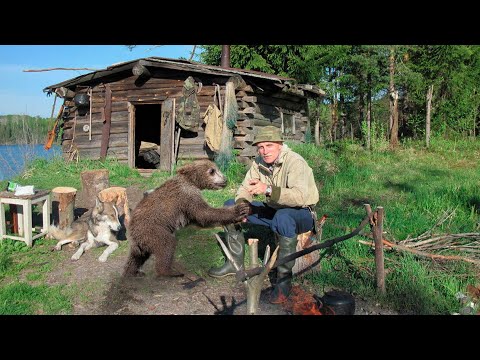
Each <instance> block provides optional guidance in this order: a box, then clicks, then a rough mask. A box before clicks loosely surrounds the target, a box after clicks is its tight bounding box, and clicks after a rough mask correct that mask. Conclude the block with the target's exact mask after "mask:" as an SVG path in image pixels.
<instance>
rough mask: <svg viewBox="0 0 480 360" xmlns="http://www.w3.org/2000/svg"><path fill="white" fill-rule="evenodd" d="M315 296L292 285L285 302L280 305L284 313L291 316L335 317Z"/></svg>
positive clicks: (331, 310) (330, 309)
mask: <svg viewBox="0 0 480 360" xmlns="http://www.w3.org/2000/svg"><path fill="white" fill-rule="evenodd" d="M317 299H319V298H318V297H317V298H315V295H313V294H311V293H309V292H307V291H305V290H303V289H302V288H300V286H297V285H294V286H293V287H292V292H291V293H290V296H289V297H288V299H287V301H285V302H284V303H283V304H282V307H283V309H284V310H285V311H287V312H289V313H292V314H293V315H335V312H334V311H333V309H332V308H331V307H329V306H325V305H323V304H322V302H321V301H319V300H317Z"/></svg>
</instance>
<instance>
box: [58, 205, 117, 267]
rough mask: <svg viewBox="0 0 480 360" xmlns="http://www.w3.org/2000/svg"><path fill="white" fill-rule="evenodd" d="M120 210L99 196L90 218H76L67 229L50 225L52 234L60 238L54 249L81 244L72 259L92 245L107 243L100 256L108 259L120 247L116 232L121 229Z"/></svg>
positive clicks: (103, 259) (100, 258)
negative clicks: (71, 244)
mask: <svg viewBox="0 0 480 360" xmlns="http://www.w3.org/2000/svg"><path fill="white" fill-rule="evenodd" d="M120 227H121V225H120V221H119V219H118V210H117V207H116V206H115V204H114V203H112V202H108V201H106V202H102V201H101V200H100V199H99V198H98V197H97V198H96V200H95V207H94V208H93V210H92V213H91V215H90V217H89V218H88V220H76V221H74V222H73V224H72V226H71V227H70V228H68V229H66V230H60V229H59V228H57V227H56V226H51V227H50V236H51V237H53V238H55V239H57V240H60V241H59V242H58V243H57V245H55V247H54V250H61V249H62V245H65V244H68V243H73V244H74V245H78V244H81V245H80V247H79V249H78V250H77V252H76V253H75V254H73V256H72V260H78V259H79V258H80V256H82V254H83V253H84V251H85V250H89V249H91V248H92V247H98V246H101V245H107V246H108V247H107V248H106V249H105V251H104V252H103V253H102V255H100V257H99V258H98V260H99V261H101V262H105V261H107V258H108V256H109V255H110V254H111V253H112V252H114V251H115V250H116V249H117V248H118V243H117V241H116V234H115V233H114V231H115V232H116V231H119V230H120Z"/></svg>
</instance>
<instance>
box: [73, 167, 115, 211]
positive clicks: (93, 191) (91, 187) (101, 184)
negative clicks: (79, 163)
mask: <svg viewBox="0 0 480 360" xmlns="http://www.w3.org/2000/svg"><path fill="white" fill-rule="evenodd" d="M80 177H81V178H82V190H83V191H84V192H85V194H86V196H85V198H86V199H88V200H87V201H88V204H86V206H87V207H88V208H89V209H90V208H93V205H94V204H95V198H96V196H97V195H98V193H99V192H100V191H102V190H103V189H106V188H108V187H109V186H110V180H109V175H108V170H106V169H101V170H86V171H82V173H81V174H80Z"/></svg>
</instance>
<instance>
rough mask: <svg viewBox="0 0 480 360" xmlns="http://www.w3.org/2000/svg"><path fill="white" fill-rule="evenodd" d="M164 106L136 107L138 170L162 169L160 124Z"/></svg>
mask: <svg viewBox="0 0 480 360" xmlns="http://www.w3.org/2000/svg"><path fill="white" fill-rule="evenodd" d="M161 118H162V105H160V104H141V105H140V104H139V105H135V132H134V134H135V155H134V156H135V158H134V161H135V163H134V167H135V168H136V169H158V168H159V167H160V122H161Z"/></svg>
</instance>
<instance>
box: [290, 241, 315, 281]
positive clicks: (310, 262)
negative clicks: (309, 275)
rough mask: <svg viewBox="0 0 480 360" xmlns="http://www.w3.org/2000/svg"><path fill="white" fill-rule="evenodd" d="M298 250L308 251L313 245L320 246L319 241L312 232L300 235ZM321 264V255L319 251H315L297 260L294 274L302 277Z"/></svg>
mask: <svg viewBox="0 0 480 360" xmlns="http://www.w3.org/2000/svg"><path fill="white" fill-rule="evenodd" d="M297 240H298V241H297V248H296V250H295V251H301V250H303V249H307V248H309V247H311V246H313V245H317V244H318V239H317V237H316V236H315V234H313V232H312V231H307V232H306V233H303V234H299V235H298V236H297ZM319 262H320V254H319V252H318V251H313V252H311V253H309V254H305V255H303V256H300V257H298V258H296V259H295V265H294V266H293V269H292V273H293V275H295V276H301V275H303V274H305V273H306V272H307V270H310V269H312V268H313V267H315V266H316V265H317V264H318V263H319Z"/></svg>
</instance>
